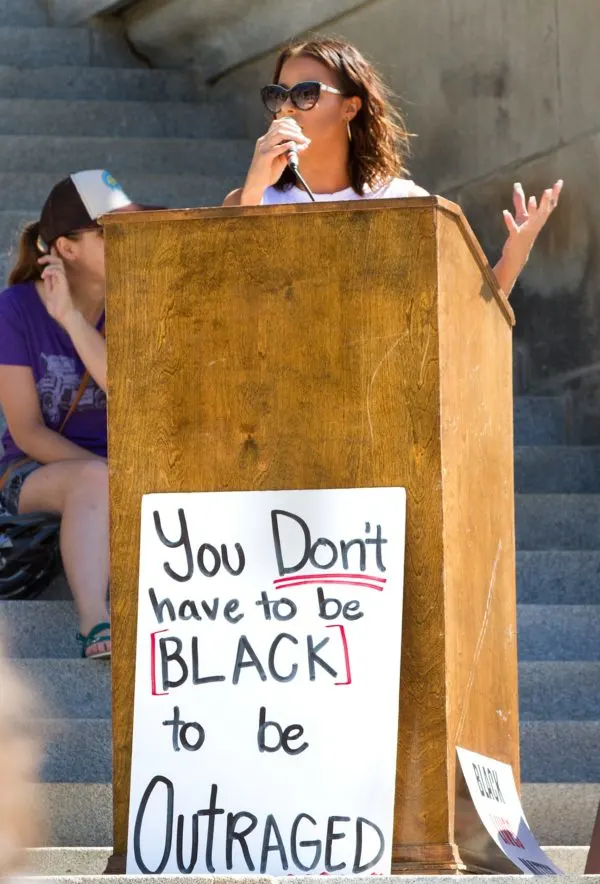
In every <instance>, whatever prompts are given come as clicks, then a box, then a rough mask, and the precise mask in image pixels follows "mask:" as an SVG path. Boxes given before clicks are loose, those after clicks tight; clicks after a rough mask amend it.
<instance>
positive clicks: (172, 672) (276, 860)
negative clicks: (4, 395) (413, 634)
mask: <svg viewBox="0 0 600 884" xmlns="http://www.w3.org/2000/svg"><path fill="white" fill-rule="evenodd" d="M405 514H406V493H405V490H404V489H403V488H359V489H338V490H331V491H329V490H318V491H250V492H219V493H190V494H151V495H146V496H145V497H144V498H143V501H142V516H141V550H140V571H139V609H138V626H137V655H136V675H135V703H134V728H133V752H132V772H131V792H130V815H129V841H128V853H127V873H128V874H131V873H139V872H143V873H145V874H148V873H161V872H164V873H167V874H168V873H194V874H206V873H207V872H208V873H217V874H225V873H230V872H233V873H240V874H249V873H255V874H261V873H267V874H270V875H283V874H286V873H287V874H306V873H308V872H310V873H311V874H321V873H330V874H332V873H335V874H365V873H366V874H377V873H380V874H388V873H389V872H390V868H391V840H392V825H393V808H394V787H395V769H396V745H397V731H398V702H399V682H400V641H401V634H402V593H403V575H404V535H405Z"/></svg>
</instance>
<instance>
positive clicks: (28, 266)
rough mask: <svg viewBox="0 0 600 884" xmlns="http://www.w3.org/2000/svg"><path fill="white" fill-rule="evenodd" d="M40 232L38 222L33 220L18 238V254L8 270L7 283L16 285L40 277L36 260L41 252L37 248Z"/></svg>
mask: <svg viewBox="0 0 600 884" xmlns="http://www.w3.org/2000/svg"><path fill="white" fill-rule="evenodd" d="M39 233H40V222H39V221H34V222H33V224H28V225H27V227H26V228H25V230H24V231H23V233H22V234H21V239H20V240H19V254H18V255H17V263H16V264H15V266H14V267H13V269H12V270H11V271H10V274H9V277H8V284H9V285H18V284H19V283H20V282H31V281H32V280H36V279H41V275H42V268H41V267H40V265H39V264H38V260H39V258H40V257H41V255H42V253H41V252H40V251H39V250H38V247H37V239H38V236H39Z"/></svg>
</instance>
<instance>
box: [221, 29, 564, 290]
mask: <svg viewBox="0 0 600 884" xmlns="http://www.w3.org/2000/svg"><path fill="white" fill-rule="evenodd" d="M261 97H262V101H263V104H264V105H265V107H266V109H267V111H268V112H269V113H270V114H271V115H272V117H273V121H272V123H271V125H270V126H269V129H268V131H267V132H266V133H265V135H263V136H262V137H261V138H259V139H258V141H257V143H256V149H255V151H254V156H253V158H252V162H251V164H250V168H249V170H248V174H247V176H246V181H245V184H244V186H243V187H242V188H239V189H238V190H234V191H232V192H231V193H230V194H229V195H228V196H227V197H226V198H225V200H224V203H223V205H225V206H240V205H241V206H256V205H275V204H280V203H302V202H309V201H310V200H311V199H312V198H314V199H315V200H317V201H319V202H321V201H338V200H357V199H389V198H394V197H415V196H427V195H428V194H427V191H426V190H423V188H422V187H419V186H418V185H417V184H415V183H414V181H412V180H410V179H409V178H407V177H406V175H407V170H406V158H407V155H408V139H409V136H408V132H407V130H406V127H405V125H404V122H403V120H402V118H401V116H400V115H399V114H398V112H397V111H396V110H395V109H394V108H393V106H392V105H391V102H390V99H389V93H388V90H387V88H386V87H385V85H384V84H383V82H382V80H381V78H380V76H379V74H378V73H377V71H376V70H375V69H374V68H373V66H372V65H371V64H370V63H369V62H368V61H367V60H366V59H365V58H364V57H363V56H362V55H361V53H360V52H359V51H358V50H357V49H356V48H355V47H354V46H352V45H351V44H350V43H347V42H345V41H343V40H335V39H327V38H325V39H317V40H311V41H307V42H300V43H295V44H293V45H292V46H289V47H287V48H286V49H284V50H283V51H282V52H281V53H280V55H279V57H278V59H277V62H276V65H275V73H274V77H273V83H271V84H269V85H267V86H264V87H263V89H262V90H261ZM294 168H296V169H297V172H298V174H297V173H296V172H295V171H294ZM561 189H562V181H557V182H556V184H555V185H554V187H552V188H548V189H547V190H545V191H544V193H543V195H542V198H541V200H540V203H539V205H538V203H537V200H536V198H535V197H534V196H531V197H530V198H529V200H526V198H525V194H524V192H523V189H522V187H521V185H520V184H515V185H514V190H513V202H514V215H513V214H512V213H511V212H509V211H507V210H505V211H504V213H503V215H504V222H505V224H506V227H507V231H508V236H507V239H506V242H505V244H504V247H503V250H502V257H501V258H500V260H499V262H498V264H497V265H496V267H495V268H494V272H495V274H496V278H497V280H498V284H499V285H500V287H501V288H502V289H503V291H504V292H505V294H507V295H508V294H509V293H510V291H511V289H512V288H513V286H514V284H515V282H516V280H517V277H518V275H519V273H520V272H521V270H522V269H523V267H524V266H525V264H526V262H527V258H528V257H529V252H530V251H531V248H532V246H533V244H534V242H535V240H536V238H537V235H538V233H539V232H540V230H541V229H542V227H543V226H544V224H545V223H546V221H547V219H548V217H549V216H550V213H551V212H552V210H553V209H554V208H555V206H556V204H557V203H558V198H559V195H560V191H561Z"/></svg>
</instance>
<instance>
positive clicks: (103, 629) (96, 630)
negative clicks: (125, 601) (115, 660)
mask: <svg viewBox="0 0 600 884" xmlns="http://www.w3.org/2000/svg"><path fill="white" fill-rule="evenodd" d="M77 641H78V642H79V643H80V645H81V656H82V657H84V658H85V659H86V660H100V659H102V658H104V657H110V655H111V652H110V651H98V653H97V654H86V651H87V650H88V648H91V647H92V645H100V644H103V643H104V642H109V641H110V623H106V622H105V623H97V624H96V626H94V627H93V628H92V629H90V631H89V632H88V634H87V635H82V634H81V633H80V632H78V633H77Z"/></svg>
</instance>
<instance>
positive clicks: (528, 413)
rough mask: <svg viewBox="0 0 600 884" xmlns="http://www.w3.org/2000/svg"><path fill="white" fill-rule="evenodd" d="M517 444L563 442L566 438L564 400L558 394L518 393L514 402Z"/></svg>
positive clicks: (556, 443) (552, 443)
mask: <svg viewBox="0 0 600 884" xmlns="http://www.w3.org/2000/svg"><path fill="white" fill-rule="evenodd" d="M514 427H515V444H516V445H561V444H565V443H566V442H567V420H566V408H565V402H564V400H563V399H562V398H561V397H559V396H517V397H516V398H515V403H514Z"/></svg>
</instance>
